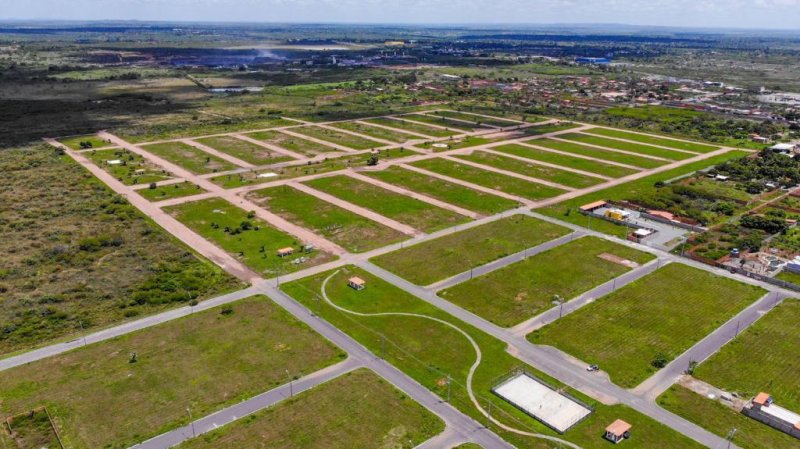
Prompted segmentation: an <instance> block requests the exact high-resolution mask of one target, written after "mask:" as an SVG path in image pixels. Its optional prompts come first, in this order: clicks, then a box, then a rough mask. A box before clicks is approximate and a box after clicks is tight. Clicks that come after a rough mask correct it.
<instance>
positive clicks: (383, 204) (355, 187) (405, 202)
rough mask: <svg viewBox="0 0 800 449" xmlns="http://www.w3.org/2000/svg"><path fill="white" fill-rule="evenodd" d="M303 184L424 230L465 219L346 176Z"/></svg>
mask: <svg viewBox="0 0 800 449" xmlns="http://www.w3.org/2000/svg"><path fill="white" fill-rule="evenodd" d="M305 184H307V185H308V186H310V187H313V188H315V189H317V190H320V191H323V192H325V193H328V194H331V195H333V196H335V197H337V198H341V199H343V200H345V201H347V202H349V203H352V204H355V205H357V206H361V207H363V208H366V209H369V210H371V211H373V212H375V213H377V214H380V215H383V216H384V217H387V218H391V219H393V220H397V221H399V222H401V223H405V224H407V225H409V226H411V227H413V228H415V229H419V230H421V231H424V232H434V231H438V230H440V229H444V228H449V227H451V226H455V225H457V224H461V223H466V222H467V221H469V218H467V217H465V216H463V215H460V214H457V213H455V212H451V211H449V210H446V209H442V208H439V207H436V206H433V205H431V204H428V203H425V202H422V201H420V200H417V199H414V198H411V197H408V196H405V195H401V194H399V193H395V192H392V191H389V190H386V189H384V188H381V187H378V186H375V185H373V184H370V183H368V182H364V181H360V180H358V179H354V178H351V177H349V176H344V175H340V176H331V177H326V178H317V179H314V180H312V181H308V182H306V183H305Z"/></svg>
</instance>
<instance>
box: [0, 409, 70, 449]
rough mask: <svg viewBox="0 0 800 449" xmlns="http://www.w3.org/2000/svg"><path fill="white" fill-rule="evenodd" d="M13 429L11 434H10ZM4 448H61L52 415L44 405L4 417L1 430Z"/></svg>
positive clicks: (0, 439) (0, 435) (0, 441)
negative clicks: (51, 418) (51, 419)
mask: <svg viewBox="0 0 800 449" xmlns="http://www.w3.org/2000/svg"><path fill="white" fill-rule="evenodd" d="M9 429H11V435H9V434H8V431H9ZM0 445H2V447H3V448H9V449H13V448H54V449H55V448H61V442H60V441H59V440H58V435H57V434H56V432H55V431H54V430H53V424H52V422H51V421H50V416H49V415H48V414H47V410H46V409H45V408H44V407H41V408H37V409H34V410H30V411H27V412H25V413H21V414H19V415H16V416H10V417H4V419H3V424H2V430H0Z"/></svg>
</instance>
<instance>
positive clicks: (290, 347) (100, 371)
mask: <svg viewBox="0 0 800 449" xmlns="http://www.w3.org/2000/svg"><path fill="white" fill-rule="evenodd" d="M254 342H257V344H254ZM133 354H135V358H134V355H133ZM341 357H343V353H341V352H339V351H338V350H337V349H336V348H334V347H333V346H332V345H331V344H330V343H329V342H327V341H326V340H324V339H323V338H321V337H320V336H319V335H317V334H316V333H314V332H313V331H312V330H311V329H310V328H307V327H306V326H305V325H303V324H301V323H300V322H298V321H297V320H296V319H294V318H293V317H291V316H290V315H289V314H288V313H287V312H285V311H284V310H283V309H281V308H280V307H278V306H276V305H275V304H274V303H272V302H271V301H269V300H268V299H267V298H265V297H254V298H251V299H247V300H243V301H239V302H237V303H235V304H233V305H228V306H222V307H219V308H215V309H211V310H208V311H204V312H200V313H197V314H193V315H190V316H188V317H185V318H181V319H178V320H175V321H171V322H169V323H166V324H162V325H159V326H156V327H153V328H151V329H146V330H143V331H139V332H135V333H132V334H128V335H125V336H122V337H118V338H115V339H114V340H109V341H106V342H103V343H98V344H93V345H89V346H86V347H84V348H81V349H79V350H76V351H72V352H69V353H66V354H62V355H59V356H55V357H51V358H47V359H44V360H41V361H38V362H35V363H32V364H29V365H24V366H21V367H18V368H14V369H11V370H8V371H5V372H3V376H2V377H0V395H2V397H3V402H2V404H0V411H2V413H3V415H6V416H7V415H11V414H17V413H21V412H24V411H27V410H32V409H34V408H36V407H39V406H42V405H45V406H47V409H48V410H49V411H50V414H51V415H52V416H53V417H54V419H55V422H56V424H57V426H58V429H59V433H60V434H61V436H62V438H63V439H64V443H65V446H67V447H71V448H100V447H106V448H125V447H129V446H131V445H132V444H135V443H137V442H140V441H143V440H145V439H147V438H148V437H150V436H154V435H156V434H159V433H161V432H164V431H166V430H168V429H171V428H174V427H176V426H179V425H181V424H185V423H186V422H187V413H186V408H187V407H188V408H191V410H192V413H193V414H194V416H195V417H197V416H204V415H207V414H209V413H212V412H214V411H215V410H218V409H220V408H222V407H224V406H226V405H230V404H233V403H236V402H239V401H241V400H242V399H245V398H248V397H251V396H253V395H255V394H258V393H261V392H264V391H266V390H269V389H271V388H274V387H275V386H277V385H280V384H282V383H284V382H286V370H289V372H290V373H291V374H292V375H294V376H301V375H303V374H308V373H310V372H313V371H315V370H318V369H320V368H322V367H323V366H326V365H329V364H332V363H334V362H335V361H337V359H339V358H341ZM110 411H113V413H110ZM100 422H102V423H103V425H102V426H98V425H97V423H100Z"/></svg>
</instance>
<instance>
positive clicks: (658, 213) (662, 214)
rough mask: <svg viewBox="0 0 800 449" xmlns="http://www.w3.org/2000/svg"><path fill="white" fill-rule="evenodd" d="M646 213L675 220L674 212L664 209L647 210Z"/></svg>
mask: <svg viewBox="0 0 800 449" xmlns="http://www.w3.org/2000/svg"><path fill="white" fill-rule="evenodd" d="M647 213H648V214H650V215H653V216H655V217H660V218H663V219H665V220H669V221H677V220H675V214H673V213H671V212H667V211H665V210H648V211H647Z"/></svg>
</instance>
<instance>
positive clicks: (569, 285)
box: [438, 237, 654, 327]
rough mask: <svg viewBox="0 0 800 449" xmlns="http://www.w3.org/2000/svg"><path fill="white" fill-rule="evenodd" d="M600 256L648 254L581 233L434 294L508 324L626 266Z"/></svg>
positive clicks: (639, 257)
mask: <svg viewBox="0 0 800 449" xmlns="http://www.w3.org/2000/svg"><path fill="white" fill-rule="evenodd" d="M601 255H613V256H616V257H618V258H621V259H625V260H630V261H632V262H635V263H638V264H643V263H645V262H647V261H649V260H652V259H653V257H654V256H652V255H651V254H648V253H643V252H640V251H637V250H634V249H631V248H629V247H627V246H623V245H619V244H617V243H613V242H609V241H608V240H603V239H600V238H597V237H583V238H580V239H578V240H574V241H572V242H569V243H566V244H564V245H561V246H558V247H556V248H553V249H551V250H548V251H545V252H543V253H540V254H537V255H536V256H534V257H531V258H529V259H526V260H524V261H522V262H518V263H515V264H512V265H509V266H507V267H504V268H501V269H499V270H497V271H494V272H491V273H489V274H486V275H484V276H480V277H477V278H475V279H472V280H469V281H467V282H464V283H463V284H459V285H456V286H454V287H452V288H449V289H447V290H442V291H441V292H439V293H438V295H439V296H441V297H442V298H444V299H446V300H448V301H450V302H452V303H455V304H458V305H460V306H462V307H464V308H465V309H467V310H469V311H471V312H473V313H475V314H476V315H478V316H481V317H483V318H485V319H487V320H489V321H491V322H492V323H495V324H497V325H500V326H504V327H511V326H513V325H515V324H518V323H520V322H522V321H525V320H526V319H528V318H531V317H534V316H536V315H538V314H540V313H542V312H544V311H545V310H547V309H549V308H551V307H553V305H554V303H553V297H554V295H559V296H560V297H561V298H563V300H564V301H568V300H570V299H572V298H574V297H576V296H578V295H579V294H581V293H583V292H585V291H588V290H591V289H592V288H594V287H597V286H598V285H600V284H602V283H604V282H606V281H609V280H611V279H613V278H615V277H617V276H619V275H621V274H623V273H625V272H627V271H630V268H628V267H627V266H625V265H623V264H620V263H615V262H611V261H608V260H606V259H603V258H601V257H600V256H601Z"/></svg>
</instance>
